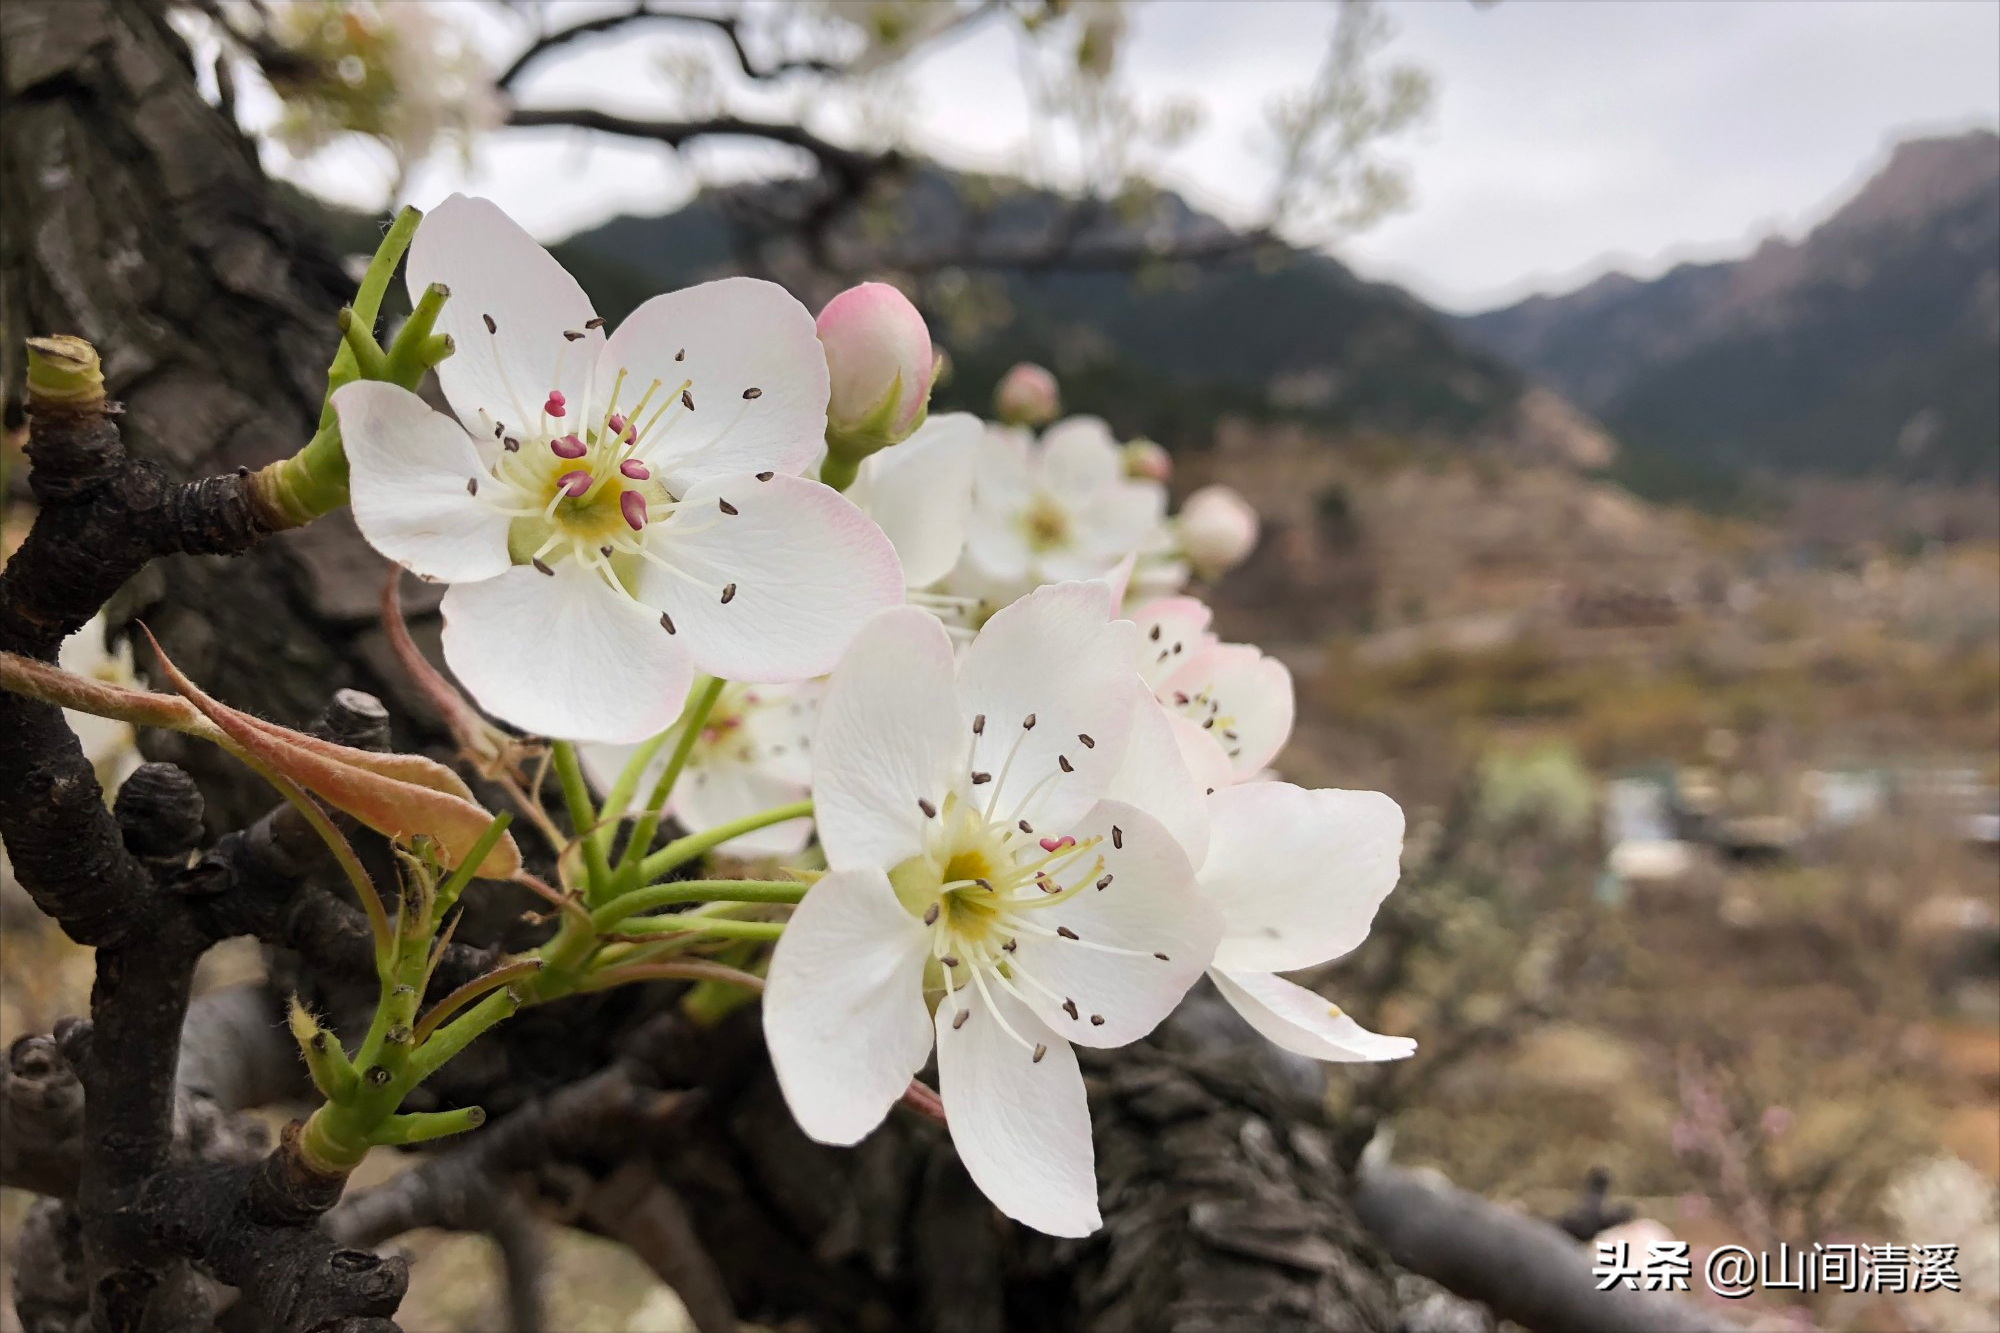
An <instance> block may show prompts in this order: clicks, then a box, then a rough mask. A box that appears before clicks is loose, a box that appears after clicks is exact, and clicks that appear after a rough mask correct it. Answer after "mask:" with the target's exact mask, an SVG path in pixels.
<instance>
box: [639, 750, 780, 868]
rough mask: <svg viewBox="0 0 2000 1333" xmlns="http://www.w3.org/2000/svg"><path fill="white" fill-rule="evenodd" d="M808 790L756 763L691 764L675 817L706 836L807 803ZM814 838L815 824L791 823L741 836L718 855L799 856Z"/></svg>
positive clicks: (679, 790)
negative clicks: (726, 826) (717, 829)
mask: <svg viewBox="0 0 2000 1333" xmlns="http://www.w3.org/2000/svg"><path fill="white" fill-rule="evenodd" d="M807 790H808V788H807V787H806V784H804V783H802V782H789V781H786V780H785V779H784V778H782V777H779V776H778V775H777V774H774V773H771V772H767V771H766V770H764V769H763V768H760V767H759V766H757V765H755V764H745V763H738V762H736V761H734V760H723V761H720V762H716V763H708V764H702V765H699V766H697V765H694V764H689V766H688V768H687V771H686V772H684V773H682V774H681V778H680V781H679V783H678V784H676V785H675V787H674V798H673V803H672V804H673V810H674V815H675V817H676V818H678V819H679V820H680V822H681V824H682V825H683V826H684V827H685V828H686V829H687V830H688V832H690V833H702V832H706V831H707V830H709V829H712V828H715V827H717V826H718V825H721V824H727V823H729V822H730V821H732V820H737V819H743V818H745V817H747V816H749V815H754V814H758V813H761V812H762V811H765V810H769V809H770V808H771V807H773V806H777V805H789V804H791V803H792V802H793V801H798V800H803V799H804V798H805V796H806V793H807ZM811 838H812V820H810V819H788V820H786V821H785V822H784V823H782V824H772V825H769V826H767V827H765V828H761V829H756V830H754V831H752V832H749V833H743V834H739V835H737V836H736V837H734V838H731V839H730V840H729V841H728V842H725V843H723V844H722V846H721V847H719V848H718V849H717V850H718V851H720V852H721V853H722V854H723V855H724V856H741V857H763V856H796V855H798V853H800V852H802V851H804V850H805V846H806V843H807V842H808V841H810V840H811Z"/></svg>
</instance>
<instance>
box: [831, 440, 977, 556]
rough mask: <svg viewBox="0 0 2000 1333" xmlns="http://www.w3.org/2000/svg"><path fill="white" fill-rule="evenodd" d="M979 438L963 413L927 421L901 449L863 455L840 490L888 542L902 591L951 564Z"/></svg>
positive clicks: (968, 507) (961, 541)
mask: <svg viewBox="0 0 2000 1333" xmlns="http://www.w3.org/2000/svg"><path fill="white" fill-rule="evenodd" d="M984 431H985V427H984V425H983V423H982V422H981V421H980V420H979V418H978V417H975V416H972V415H970V414H969V413H965V412H952V413H949V414H947V415H945V416H939V417H932V418H931V419H930V420H929V421H926V422H925V423H924V424H923V425H922V426H920V427H918V429H917V433H916V434H915V435H912V436H911V437H910V438H909V439H907V440H905V441H903V443H901V444H898V445H895V446H893V447H891V448H888V449H884V450H882V451H880V452H879V453H875V454H871V455H869V457H868V458H867V460H866V461H864V462H863V463H862V464H861V473H860V475H859V476H858V477H856V478H855V481H854V485H853V486H851V487H849V488H848V492H847V493H848V498H850V499H851V500H853V501H854V503H855V504H856V505H859V506H860V507H861V510H862V511H863V512H864V513H866V514H867V515H868V517H870V518H872V519H874V520H875V522H876V523H877V524H878V525H880V527H881V529H882V531H883V532H885V533H887V534H888V535H889V540H890V542H891V543H893V544H894V545H895V547H896V555H897V556H898V557H899V558H900V559H901V560H902V562H903V582H904V584H905V585H906V586H908V587H911V588H923V587H928V586H929V585H930V584H932V583H935V582H937V581H938V580H939V579H941V578H943V577H944V576H945V575H946V574H949V573H950V572H951V567H952V566H953V565H955V564H957V563H958V554H959V552H960V551H961V550H963V549H964V548H965V529H966V520H967V518H968V516H969V515H970V513H971V511H972V470H973V465H974V463H975V461H976V460H977V458H978V450H979V441H980V436H981V435H982V434H984Z"/></svg>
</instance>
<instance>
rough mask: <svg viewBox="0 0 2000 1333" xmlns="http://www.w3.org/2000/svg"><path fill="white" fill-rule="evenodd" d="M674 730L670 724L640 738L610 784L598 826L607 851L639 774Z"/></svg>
mask: <svg viewBox="0 0 2000 1333" xmlns="http://www.w3.org/2000/svg"><path fill="white" fill-rule="evenodd" d="M673 734H674V730H673V728H672V727H669V728H667V729H666V730H665V731H663V732H661V733H660V734H659V735H657V736H653V737H650V738H649V739H647V740H644V741H641V742H640V743H639V745H638V747H637V748H635V749H634V750H633V751H632V757H631V758H630V759H628V760H626V761H625V767H624V768H622V769H620V770H619V771H618V780H617V781H616V782H614V783H612V784H611V790H610V791H608V792H606V793H604V803H603V804H602V805H600V806H599V807H598V818H599V819H600V820H601V821H603V827H601V828H600V829H599V830H598V834H597V836H598V837H600V838H602V839H603V840H604V844H605V850H606V851H607V852H608V851H609V850H610V847H611V840H612V838H613V837H614V836H615V835H616V833H617V824H616V822H615V821H617V820H619V819H622V818H624V817H625V812H626V811H627V810H628V809H630V808H631V805H632V793H633V792H635V791H637V790H638V788H639V778H640V776H641V775H642V774H643V773H645V771H646V769H647V767H648V766H649V765H650V764H651V763H652V762H653V756H654V755H656V754H658V753H659V752H660V747H661V746H662V745H665V744H666V743H667V741H668V739H669V738H671V737H672V736H673Z"/></svg>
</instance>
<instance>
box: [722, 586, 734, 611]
mask: <svg viewBox="0 0 2000 1333" xmlns="http://www.w3.org/2000/svg"><path fill="white" fill-rule="evenodd" d="M735 600H736V585H735V584H733V583H725V584H723V585H722V604H723V605H724V606H728V605H729V604H730V603H731V602H733V601H735Z"/></svg>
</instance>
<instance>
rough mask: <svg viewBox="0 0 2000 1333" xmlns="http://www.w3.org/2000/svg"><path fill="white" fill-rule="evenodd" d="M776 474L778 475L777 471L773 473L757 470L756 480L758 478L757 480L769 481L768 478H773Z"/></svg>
mask: <svg viewBox="0 0 2000 1333" xmlns="http://www.w3.org/2000/svg"><path fill="white" fill-rule="evenodd" d="M777 475H778V474H777V473H775V472H759V473H758V474H757V480H759V481H769V480H770V479H771V478H773V477H775V476H777Z"/></svg>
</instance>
